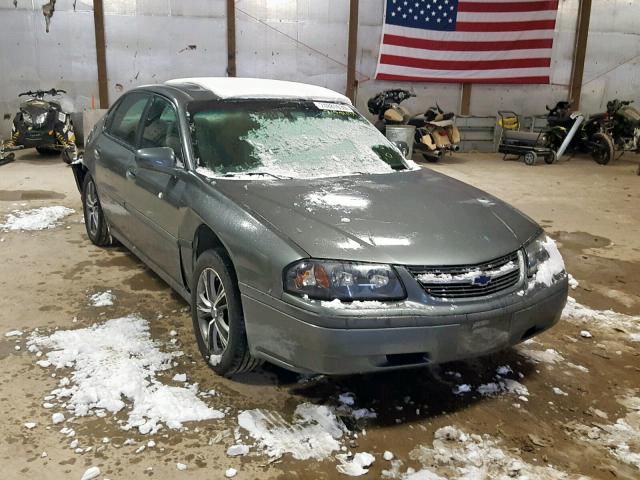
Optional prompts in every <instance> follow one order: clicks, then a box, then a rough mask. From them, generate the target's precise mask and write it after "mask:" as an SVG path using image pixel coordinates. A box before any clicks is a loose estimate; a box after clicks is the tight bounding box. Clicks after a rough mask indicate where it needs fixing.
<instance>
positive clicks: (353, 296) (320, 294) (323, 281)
mask: <svg viewBox="0 0 640 480" xmlns="http://www.w3.org/2000/svg"><path fill="white" fill-rule="evenodd" d="M284 289H285V290H286V291H287V292H289V293H293V294H296V295H307V296H309V298H312V299H317V300H333V299H336V298H337V299H339V300H346V301H351V300H401V299H403V298H405V297H406V293H405V290H404V287H403V285H402V283H401V282H400V279H399V278H398V275H397V274H396V272H395V270H394V269H393V268H392V267H391V266H390V265H379V264H367V263H351V262H338V261H330V260H301V261H299V262H296V263H294V264H293V265H290V266H289V267H287V268H286V269H285V271H284Z"/></svg>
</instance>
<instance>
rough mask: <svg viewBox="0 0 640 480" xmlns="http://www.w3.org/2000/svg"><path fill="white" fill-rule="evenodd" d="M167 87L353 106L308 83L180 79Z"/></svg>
mask: <svg viewBox="0 0 640 480" xmlns="http://www.w3.org/2000/svg"><path fill="white" fill-rule="evenodd" d="M165 83H166V84H167V85H184V84H194V85H198V86H199V87H201V88H204V89H206V90H209V91H211V92H212V93H214V94H215V95H216V96H218V97H220V98H296V99H304V100H320V101H324V102H339V103H347V104H351V101H350V100H349V99H348V98H347V97H345V96H344V95H342V94H340V93H337V92H334V91H333V90H329V89H328V88H324V87H318V86H316V85H309V84H306V83H298V82H286V81H283V80H270V79H265V78H237V77H195V78H177V79H174V80H168V81H167V82H165Z"/></svg>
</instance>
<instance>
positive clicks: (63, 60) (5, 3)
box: [0, 0, 640, 137]
mask: <svg viewBox="0 0 640 480" xmlns="http://www.w3.org/2000/svg"><path fill="white" fill-rule="evenodd" d="M578 2H579V0H561V2H560V7H559V14H558V22H557V29H556V35H555V45H554V52H553V59H552V61H553V73H552V85H536V86H510V85H498V86H492V85H475V86H473V90H472V98H471V110H472V113H473V114H476V115H493V114H494V113H495V111H496V110H497V109H498V108H505V109H511V110H516V111H519V112H522V113H523V114H527V115H530V114H540V113H543V112H544V105H545V104H551V103H553V102H555V101H557V100H560V99H563V98H565V97H566V93H567V87H568V83H569V76H570V70H571V57H572V54H573V47H574V38H575V25H576V16H577V10H578ZM43 3H45V2H44V0H18V7H17V8H15V7H14V6H13V0H0V71H1V72H2V75H0V136H3V137H4V136H6V135H7V134H8V132H9V130H10V126H11V121H10V120H7V119H5V118H4V117H5V115H6V114H9V115H11V116H13V112H15V110H16V108H17V104H18V102H17V99H16V96H17V94H18V93H19V92H21V91H23V90H28V89H35V88H50V87H58V88H64V89H66V90H68V91H69V92H70V94H71V95H70V100H71V101H73V104H74V108H75V109H76V110H81V109H84V108H89V107H90V106H91V103H92V98H94V99H95V101H96V103H97V97H98V90H97V73H96V66H95V65H96V63H95V43H94V35H93V14H92V2H91V1H90V0H78V1H77V5H76V11H73V0H58V1H57V3H56V11H55V14H54V16H53V18H52V20H51V29H50V32H49V33H45V22H44V17H43V16H42V11H41V5H42V4H43ZM104 5H105V36H106V43H107V70H108V87H109V97H110V100H111V101H112V102H113V101H114V100H115V99H116V98H117V97H118V96H119V95H120V94H121V92H122V91H125V90H127V89H129V88H131V87H133V86H136V85H142V84H145V83H153V82H159V81H163V80H165V79H168V78H175V77H181V76H196V75H225V72H226V20H225V0H104ZM236 5H237V6H236V8H237V16H236V23H237V27H236V29H237V72H238V75H242V76H260V77H267V78H279V79H286V80H297V81H304V82H309V83H314V84H317V85H322V86H325V87H329V88H332V89H335V90H338V91H340V92H344V90H345V84H346V60H347V37H348V25H347V22H348V18H349V2H348V1H347V0H326V1H319V0H237V2H236ZM383 8H384V2H383V0H361V1H360V22H359V32H358V56H357V64H356V69H357V78H358V80H359V82H360V83H359V87H358V90H357V101H356V104H357V106H358V107H359V108H360V109H361V110H362V111H366V100H367V99H368V98H369V97H370V96H371V95H373V94H375V93H377V92H379V91H380V90H383V89H385V88H393V87H398V86H401V87H405V88H408V89H410V90H413V91H414V92H415V93H416V94H417V95H418V98H416V99H411V100H410V101H409V102H407V106H408V107H409V108H410V110H413V111H421V110H424V109H425V108H426V107H428V106H430V105H431V104H432V103H433V102H434V101H436V100H437V101H438V102H439V103H440V105H441V106H442V107H443V108H448V109H451V110H456V111H457V110H459V107H460V97H461V87H460V86H459V85H447V84H430V83H427V84H419V83H413V84H401V83H390V82H378V81H375V80H372V79H371V77H373V75H374V73H375V66H376V61H377V57H378V47H379V42H380V36H381V33H382V27H381V22H382V12H383ZM639 20H640V1H637V0H598V2H593V13H592V20H591V32H590V38H589V44H588V49H587V61H586V66H585V77H584V81H585V86H584V88H583V97H582V108H583V110H585V111H586V112H595V111H599V110H602V109H603V108H604V105H605V103H606V100H607V99H609V98H610V97H615V96H618V97H624V98H635V97H636V95H637V94H636V92H637V91H638V89H639V88H638V87H640V75H638V66H639V62H640V42H638V40H637V39H638V37H637V27H636V25H637V24H638V22H639ZM191 45H194V46H195V48H190V46H191Z"/></svg>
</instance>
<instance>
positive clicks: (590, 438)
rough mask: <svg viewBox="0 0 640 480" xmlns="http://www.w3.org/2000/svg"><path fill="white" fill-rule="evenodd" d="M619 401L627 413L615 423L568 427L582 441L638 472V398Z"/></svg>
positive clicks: (639, 464) (639, 447)
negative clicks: (597, 447)
mask: <svg viewBox="0 0 640 480" xmlns="http://www.w3.org/2000/svg"><path fill="white" fill-rule="evenodd" d="M619 401H620V403H622V404H623V405H624V406H625V407H627V409H628V410H629V413H628V414H627V415H626V416H625V417H623V418H619V419H618V420H616V422H615V423H613V424H599V423H593V424H592V426H587V425H581V424H574V425H570V427H571V429H573V430H576V431H577V432H578V433H579V434H580V436H581V437H582V439H583V440H584V441H586V442H588V443H591V444H594V445H598V446H601V447H604V448H606V449H608V450H609V453H610V454H611V455H612V456H613V457H614V458H616V459H617V460H619V461H621V462H623V463H626V464H628V465H631V466H633V467H636V468H637V469H638V470H640V397H636V396H632V395H630V396H628V397H625V398H622V399H621V400H619Z"/></svg>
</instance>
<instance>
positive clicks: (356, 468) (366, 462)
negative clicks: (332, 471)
mask: <svg viewBox="0 0 640 480" xmlns="http://www.w3.org/2000/svg"><path fill="white" fill-rule="evenodd" d="M336 458H337V459H338V462H340V463H339V464H338V465H336V469H337V470H338V471H339V472H340V473H342V474H343V475H349V476H350V477H359V476H361V475H364V474H365V473H367V472H368V471H369V467H370V466H371V465H372V464H373V462H374V461H375V457H374V456H373V455H371V454H370V453H367V452H359V453H356V454H355V455H354V456H353V458H350V456H349V455H347V454H346V453H341V454H339V455H336Z"/></svg>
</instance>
